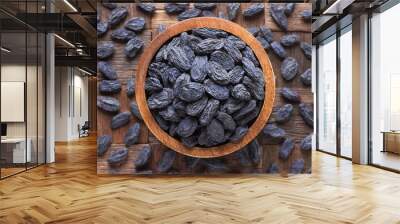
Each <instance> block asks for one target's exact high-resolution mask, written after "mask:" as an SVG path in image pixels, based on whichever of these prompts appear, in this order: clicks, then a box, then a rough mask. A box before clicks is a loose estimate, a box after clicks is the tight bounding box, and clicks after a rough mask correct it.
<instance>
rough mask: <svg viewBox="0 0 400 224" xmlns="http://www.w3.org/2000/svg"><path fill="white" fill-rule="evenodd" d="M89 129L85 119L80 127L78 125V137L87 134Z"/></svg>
mask: <svg viewBox="0 0 400 224" xmlns="http://www.w3.org/2000/svg"><path fill="white" fill-rule="evenodd" d="M89 129H90V124H89V121H85V123H84V124H83V125H82V127H80V125H78V132H79V138H81V137H87V136H89Z"/></svg>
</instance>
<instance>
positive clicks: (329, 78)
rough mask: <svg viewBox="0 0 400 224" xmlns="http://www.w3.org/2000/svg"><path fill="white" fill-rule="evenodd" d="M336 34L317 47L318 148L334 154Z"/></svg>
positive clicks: (335, 130)
mask: <svg viewBox="0 0 400 224" xmlns="http://www.w3.org/2000/svg"><path fill="white" fill-rule="evenodd" d="M336 51H337V50H336V35H333V36H331V37H330V38H328V39H327V40H326V41H324V42H323V43H321V44H320V45H319V46H318V49H317V60H318V61H317V63H318V66H317V67H318V68H317V72H318V74H317V76H318V87H317V88H318V89H317V91H318V99H317V100H318V105H317V110H318V132H317V134H318V135H317V138H318V146H317V147H318V150H321V151H325V152H328V153H332V154H336V148H337V146H336V140H337V139H336V132H337V129H336V128H337V127H336V126H337V125H336V95H337V93H336V74H337V72H336V60H337V59H336Z"/></svg>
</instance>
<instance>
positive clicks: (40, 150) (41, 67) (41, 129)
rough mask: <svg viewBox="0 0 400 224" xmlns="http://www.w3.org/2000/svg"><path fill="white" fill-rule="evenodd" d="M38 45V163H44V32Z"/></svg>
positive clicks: (40, 35)
mask: <svg viewBox="0 0 400 224" xmlns="http://www.w3.org/2000/svg"><path fill="white" fill-rule="evenodd" d="M38 38H39V45H38V61H39V62H38V77H37V82H38V86H37V88H38V105H37V107H38V118H37V119H38V136H37V137H38V140H37V141H38V143H37V149H38V164H43V163H45V158H46V149H45V89H46V85H45V81H46V79H45V77H46V76H45V65H46V62H45V60H46V52H45V44H46V37H45V35H44V34H41V33H39V37H38Z"/></svg>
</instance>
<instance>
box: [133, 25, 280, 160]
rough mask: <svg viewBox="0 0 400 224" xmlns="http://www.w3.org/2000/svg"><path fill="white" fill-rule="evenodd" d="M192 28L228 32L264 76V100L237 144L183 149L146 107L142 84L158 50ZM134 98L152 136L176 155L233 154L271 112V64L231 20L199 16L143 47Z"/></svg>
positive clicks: (255, 131) (257, 130) (262, 125)
mask: <svg viewBox="0 0 400 224" xmlns="http://www.w3.org/2000/svg"><path fill="white" fill-rule="evenodd" d="M195 28H211V29H220V30H223V31H225V32H228V33H230V34H232V35H235V36H236V37H238V38H240V39H241V40H242V41H244V42H245V43H246V45H247V46H249V47H250V48H251V49H252V50H253V52H254V54H255V56H256V57H257V59H258V61H259V63H260V65H261V69H262V71H263V75H264V82H265V86H264V93H265V94H264V101H263V104H262V107H261V110H260V113H259V115H258V117H257V118H256V120H255V121H254V122H253V124H252V125H251V126H250V127H249V129H248V132H247V133H246V134H245V135H244V136H243V137H242V138H241V139H240V140H239V141H238V142H234V143H233V142H228V143H225V144H222V145H219V146H213V147H192V148H189V147H186V146H185V145H183V144H182V143H181V142H180V141H179V140H178V139H176V138H174V137H172V136H170V135H169V134H168V133H167V132H165V131H164V130H163V129H161V127H160V126H159V125H158V123H157V122H156V120H155V119H154V117H153V115H152V113H151V111H150V109H149V108H148V106H147V98H146V93H145V90H144V84H145V80H146V76H147V71H148V67H149V65H150V63H151V61H152V59H153V57H154V56H155V55H156V54H157V52H158V50H159V49H160V48H161V47H162V46H163V45H164V44H165V43H166V42H168V41H169V40H170V39H171V38H173V37H175V36H177V35H179V34H181V33H183V32H185V31H189V30H192V29H195ZM135 89H136V90H135V98H136V103H137V105H138V108H139V112H140V114H141V115H142V118H143V121H144V123H145V124H146V126H147V127H148V129H149V130H150V131H151V133H152V134H153V135H154V136H155V137H156V138H157V139H158V140H159V141H160V142H161V143H162V144H164V145H165V146H167V147H169V148H170V149H172V150H174V151H176V152H179V153H181V154H184V155H187V156H192V157H197V158H214V157H220V156H224V155H228V154H230V153H233V152H235V151H237V150H240V149H241V148H243V147H245V146H246V145H247V144H249V143H250V142H251V141H252V140H253V139H254V138H256V137H257V135H258V134H259V133H260V132H261V130H262V129H263V128H264V126H265V124H266V123H267V121H268V118H269V117H270V115H271V113H272V108H273V105H274V100H275V75H274V71H273V69H272V65H271V62H270V60H269V57H268V55H267V53H266V52H265V50H264V48H263V47H262V46H261V44H260V43H259V42H258V41H257V39H256V38H255V37H254V36H253V35H252V34H251V33H249V32H248V31H247V30H246V29H245V28H243V27H242V26H240V25H238V24H236V23H233V22H231V21H228V20H225V19H221V18H214V17H200V18H192V19H187V20H184V21H181V22H178V23H175V24H173V25H171V26H169V27H168V28H167V29H166V30H165V31H163V32H162V33H160V34H159V35H157V36H156V37H155V38H154V39H153V40H152V41H151V42H150V43H149V45H147V46H146V48H145V51H144V52H143V54H142V55H141V57H140V59H139V63H138V67H137V73H136V86H135Z"/></svg>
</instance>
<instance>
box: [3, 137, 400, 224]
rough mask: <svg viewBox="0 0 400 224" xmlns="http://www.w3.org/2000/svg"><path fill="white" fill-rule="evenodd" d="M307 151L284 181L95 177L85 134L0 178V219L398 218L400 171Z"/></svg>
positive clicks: (283, 220)
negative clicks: (303, 170) (300, 169)
mask: <svg viewBox="0 0 400 224" xmlns="http://www.w3.org/2000/svg"><path fill="white" fill-rule="evenodd" d="M312 156H313V164H312V168H313V170H312V174H310V175H307V174H304V175H295V176H290V177H288V178H285V177H281V176H275V175H229V176H227V177H226V176H224V177H222V176H211V177H195V176H187V177H170V176H165V177H163V176H158V177H133V176H97V175H96V140H95V138H94V137H89V138H85V139H82V140H80V141H75V142H71V143H69V144H58V145H57V147H56V163H54V164H50V165H46V166H42V167H39V168H36V169H33V170H30V171H27V172H26V173H22V174H19V175H16V176H13V177H10V178H7V179H5V180H2V181H0V202H1V203H0V223H385V224H386V223H400V212H399V211H400V200H397V199H398V198H400V175H398V174H395V173H391V172H387V171H384V170H380V169H377V168H374V167H369V166H361V165H353V164H351V162H350V161H348V160H343V159H339V158H335V157H333V156H330V155H326V154H323V153H320V152H313V153H312Z"/></svg>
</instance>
